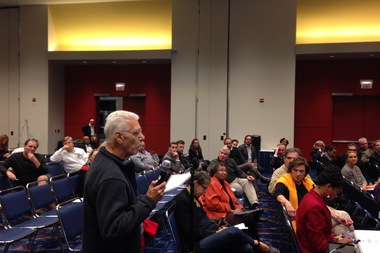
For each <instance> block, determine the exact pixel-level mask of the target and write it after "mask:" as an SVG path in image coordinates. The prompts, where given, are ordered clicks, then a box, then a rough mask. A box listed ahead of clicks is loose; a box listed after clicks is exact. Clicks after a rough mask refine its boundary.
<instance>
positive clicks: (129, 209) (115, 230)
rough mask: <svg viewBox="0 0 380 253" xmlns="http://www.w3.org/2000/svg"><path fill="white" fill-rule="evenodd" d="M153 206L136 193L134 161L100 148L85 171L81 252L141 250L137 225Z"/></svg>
mask: <svg viewBox="0 0 380 253" xmlns="http://www.w3.org/2000/svg"><path fill="white" fill-rule="evenodd" d="M154 207H155V203H154V201H153V199H151V198H149V197H147V196H145V195H142V196H140V197H137V189H136V179H135V170H134V164H133V163H132V162H130V163H128V164H126V165H124V164H123V160H122V159H120V158H118V157H116V156H115V155H113V154H111V153H109V152H108V151H107V150H106V149H105V148H101V149H100V151H99V153H98V154H97V155H96V157H95V159H94V161H93V162H92V164H91V168H90V169H89V170H88V172H87V175H86V182H85V187H84V217H83V253H96V252H99V253H104V252H107V253H111V252H115V253H116V252H123V253H126V252H131V253H139V252H141V233H140V225H141V223H142V222H143V221H144V220H145V219H146V218H147V217H148V216H149V214H150V212H151V211H152V210H153V208H154Z"/></svg>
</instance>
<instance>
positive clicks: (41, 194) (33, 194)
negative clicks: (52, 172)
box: [26, 181, 55, 211]
mask: <svg viewBox="0 0 380 253" xmlns="http://www.w3.org/2000/svg"><path fill="white" fill-rule="evenodd" d="M38 183H39V182H37V181H35V182H31V183H28V184H27V185H26V189H27V192H28V196H29V199H30V201H31V203H32V207H33V209H34V211H35V210H37V209H41V208H44V207H48V206H50V205H51V204H54V203H55V201H54V197H53V193H52V192H51V187H50V184H49V182H46V184H43V185H38Z"/></svg>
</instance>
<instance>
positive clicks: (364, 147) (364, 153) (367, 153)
mask: <svg viewBox="0 0 380 253" xmlns="http://www.w3.org/2000/svg"><path fill="white" fill-rule="evenodd" d="M372 153H373V152H372V150H371V149H370V148H369V147H368V141H367V138H365V137H362V138H360V139H359V158H360V160H361V161H362V163H363V164H366V165H367V164H368V163H369V158H370V157H371V155H372Z"/></svg>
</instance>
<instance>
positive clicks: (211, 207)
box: [201, 162, 279, 253]
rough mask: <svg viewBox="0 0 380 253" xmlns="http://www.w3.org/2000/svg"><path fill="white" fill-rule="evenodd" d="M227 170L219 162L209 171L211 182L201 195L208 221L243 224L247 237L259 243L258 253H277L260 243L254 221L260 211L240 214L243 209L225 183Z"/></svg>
mask: <svg viewBox="0 0 380 253" xmlns="http://www.w3.org/2000/svg"><path fill="white" fill-rule="evenodd" d="M227 173H228V172H227V168H226V165H225V163H224V162H219V163H218V164H217V165H216V166H214V167H212V168H211V170H210V176H211V182H210V185H209V187H208V189H207V191H206V192H205V193H204V194H203V195H202V197H201V201H202V204H203V208H204V210H205V211H206V213H207V216H208V217H209V218H210V219H213V220H218V221H220V220H221V221H223V222H227V223H228V224H230V225H237V224H240V223H244V224H245V226H246V227H248V232H247V233H248V235H249V236H250V237H252V238H253V239H255V240H257V241H258V242H259V244H258V245H259V246H260V247H259V250H260V252H273V253H274V252H279V250H278V249H276V248H271V247H269V246H267V245H265V244H264V243H262V242H260V237H259V234H258V231H257V227H256V220H257V219H259V216H260V213H261V211H262V210H260V209H256V210H255V212H251V213H244V212H243V213H242V211H244V207H243V206H242V205H240V204H239V203H237V199H236V197H235V194H234V193H233V191H232V190H231V186H230V184H229V183H228V182H227V181H226V178H227Z"/></svg>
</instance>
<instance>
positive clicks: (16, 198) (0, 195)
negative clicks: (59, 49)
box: [0, 186, 33, 225]
mask: <svg viewBox="0 0 380 253" xmlns="http://www.w3.org/2000/svg"><path fill="white" fill-rule="evenodd" d="M0 204H1V208H2V211H3V214H4V217H5V218H6V220H7V221H8V223H9V225H13V222H14V221H15V220H17V218H20V217H22V216H24V215H26V216H29V215H30V216H32V215H33V212H32V206H31V204H30V202H29V199H28V194H27V193H26V190H25V187H24V186H16V187H13V188H9V189H6V190H2V191H0Z"/></svg>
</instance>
